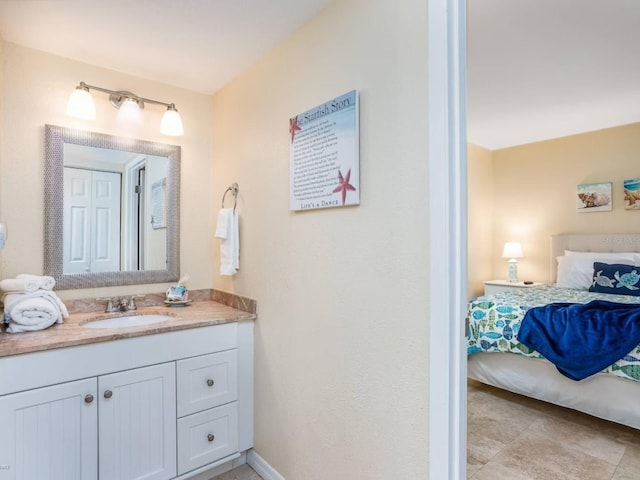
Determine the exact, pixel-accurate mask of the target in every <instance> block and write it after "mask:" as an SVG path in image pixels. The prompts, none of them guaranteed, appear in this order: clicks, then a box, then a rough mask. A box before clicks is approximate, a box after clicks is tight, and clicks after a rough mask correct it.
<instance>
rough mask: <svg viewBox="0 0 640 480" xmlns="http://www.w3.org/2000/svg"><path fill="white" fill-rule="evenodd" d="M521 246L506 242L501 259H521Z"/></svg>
mask: <svg viewBox="0 0 640 480" xmlns="http://www.w3.org/2000/svg"><path fill="white" fill-rule="evenodd" d="M522 257H524V254H523V253H522V245H520V244H519V243H518V242H507V243H505V244H504V248H503V249H502V258H522Z"/></svg>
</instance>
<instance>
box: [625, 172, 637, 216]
mask: <svg viewBox="0 0 640 480" xmlns="http://www.w3.org/2000/svg"><path fill="white" fill-rule="evenodd" d="M623 185H624V208H625V210H640V178H630V179H629V180H625V181H624V182H623Z"/></svg>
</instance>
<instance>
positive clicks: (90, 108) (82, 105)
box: [67, 86, 96, 120]
mask: <svg viewBox="0 0 640 480" xmlns="http://www.w3.org/2000/svg"><path fill="white" fill-rule="evenodd" d="M67 113H68V114H69V115H71V116H72V117H75V118H81V119H83V120H95V119H96V106H95V104H94V103H93V96H91V93H89V89H88V88H86V87H82V86H79V87H76V89H75V90H74V91H73V92H72V93H71V96H69V100H68V101H67Z"/></svg>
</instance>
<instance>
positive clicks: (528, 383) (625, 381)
mask: <svg viewBox="0 0 640 480" xmlns="http://www.w3.org/2000/svg"><path fill="white" fill-rule="evenodd" d="M567 251H568V252H567ZM573 252H593V253H594V254H596V253H597V255H596V258H597V259H599V258H598V257H599V256H600V255H601V254H604V255H603V256H604V257H605V258H603V259H602V261H603V263H613V264H620V263H622V264H628V265H640V234H624V235H556V236H553V237H552V238H551V265H550V271H551V278H550V281H551V283H550V284H548V285H540V286H535V287H530V288H527V289H517V290H518V291H509V292H501V293H497V294H495V295H490V296H483V297H479V298H477V299H474V300H472V301H470V302H469V309H468V322H469V324H468V335H467V352H468V376H469V378H472V379H474V380H478V381H480V382H482V383H486V384H489V385H493V386H496V387H499V388H503V389H505V390H509V391H512V392H515V393H519V394H523V395H526V396H529V397H532V398H536V399H539V400H543V401H547V402H551V403H554V404H557V405H561V406H563V407H568V408H572V409H575V410H579V411H581V412H584V413H588V414H591V415H594V416H596V417H599V418H603V419H606V420H610V421H613V422H617V423H621V424H624V425H628V426H630V427H633V428H636V429H640V408H638V399H639V398H640V345H638V346H636V347H635V348H633V350H631V351H630V352H629V353H628V354H626V355H624V357H623V358H621V359H620V360H618V361H616V362H615V363H613V364H611V365H610V366H608V367H607V368H605V369H603V371H602V372H600V373H597V374H595V375H592V376H589V377H588V378H585V379H583V380H580V381H574V380H570V379H569V378H567V377H565V376H563V375H562V374H560V373H559V372H558V370H557V369H556V366H555V365H553V364H552V363H550V362H549V361H548V360H546V359H545V358H542V357H541V355H540V354H539V353H538V352H537V351H535V350H532V349H531V348H529V347H528V346H526V345H523V344H521V343H520V342H518V339H517V333H518V331H519V328H520V325H521V321H522V319H523V318H524V315H525V314H526V312H527V311H528V310H529V309H530V308H533V307H538V306H543V305H546V304H549V303H554V302H567V303H578V304H586V303H588V302H590V301H591V300H596V299H599V300H607V301H611V302H616V303H624V304H629V305H638V307H640V296H633V295H618V294H612V293H592V292H588V291H584V290H580V289H577V288H578V287H577V286H576V285H568V286H569V287H571V288H566V287H567V284H566V283H567V278H568V277H567V269H566V266H567V264H568V262H567V261H566V258H567V255H566V253H570V254H571V253H573ZM636 254H637V255H636ZM576 255H577V254H576ZM584 255H585V256H584V258H587V259H589V260H590V258H591V257H589V256H588V254H584ZM618 255H619V257H618ZM557 257H561V258H560V260H559V261H558V260H557ZM579 262H580V264H584V263H585V262H584V261H583V260H580V261H579ZM573 263H576V259H574V261H573ZM592 264H593V261H591V263H590V265H592ZM558 268H560V271H558ZM639 270H640V269H639ZM573 273H575V272H573ZM582 274H584V272H582ZM588 274H589V276H590V278H589V281H591V280H593V278H592V277H593V268H592V267H591V269H590V271H589V272H588ZM574 276H575V278H577V274H576V275H574ZM572 278H573V277H572ZM556 280H559V281H560V282H559V284H560V285H561V286H560V287H557V286H556V285H555V284H556ZM570 283H571V282H570ZM602 283H604V282H602ZM639 285H640V283H639ZM621 286H622V285H621ZM629 288H633V289H635V288H636V287H633V286H629ZM626 289H627V288H624V289H623V290H626ZM605 290H607V289H605ZM607 291H608V290H607ZM613 291H614V292H616V293H617V291H618V290H617V289H614V290H613ZM639 293H640V292H639Z"/></svg>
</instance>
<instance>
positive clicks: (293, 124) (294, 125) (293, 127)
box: [289, 115, 302, 143]
mask: <svg viewBox="0 0 640 480" xmlns="http://www.w3.org/2000/svg"><path fill="white" fill-rule="evenodd" d="M300 130H302V129H301V128H300V125H298V116H297V115H296V116H295V117H293V118H290V119H289V133H290V134H291V143H293V139H294V138H295V136H296V132H298V131H300Z"/></svg>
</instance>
